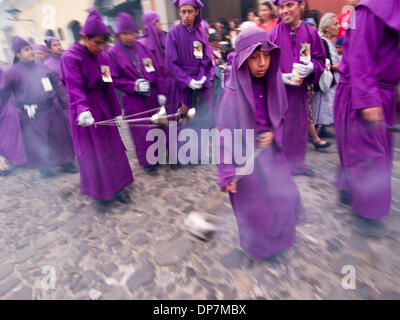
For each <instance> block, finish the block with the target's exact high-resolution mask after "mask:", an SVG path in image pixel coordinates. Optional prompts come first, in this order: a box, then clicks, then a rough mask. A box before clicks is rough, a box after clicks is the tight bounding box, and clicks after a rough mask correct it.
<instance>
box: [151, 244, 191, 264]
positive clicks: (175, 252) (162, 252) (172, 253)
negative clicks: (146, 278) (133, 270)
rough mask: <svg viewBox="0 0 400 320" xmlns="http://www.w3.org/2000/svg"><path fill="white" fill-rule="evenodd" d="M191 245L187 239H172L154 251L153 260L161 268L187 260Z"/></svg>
mask: <svg viewBox="0 0 400 320" xmlns="http://www.w3.org/2000/svg"><path fill="white" fill-rule="evenodd" d="M192 249H193V243H192V242H191V241H190V240H187V239H174V240H172V241H169V242H167V243H163V244H160V246H159V247H158V248H157V249H156V252H157V253H156V256H155V259H156V261H157V263H158V264H159V265H161V266H163V265H168V264H174V263H178V262H180V261H182V260H184V259H187V258H188V255H189V254H190V252H191V250H192Z"/></svg>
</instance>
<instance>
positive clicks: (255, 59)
mask: <svg viewBox="0 0 400 320" xmlns="http://www.w3.org/2000/svg"><path fill="white" fill-rule="evenodd" d="M246 61H247V66H248V68H249V71H250V74H251V75H252V76H253V77H254V78H262V77H264V76H265V74H266V73H267V71H268V69H269V66H270V64H271V55H270V53H269V52H268V51H261V50H256V51H254V52H253V53H252V54H251V55H250V56H249V57H248V58H247V60H246Z"/></svg>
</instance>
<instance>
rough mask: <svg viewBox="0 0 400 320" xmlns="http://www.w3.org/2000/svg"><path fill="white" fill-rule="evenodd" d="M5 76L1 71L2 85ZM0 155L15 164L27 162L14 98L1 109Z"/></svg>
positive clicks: (0, 70)
mask: <svg viewBox="0 0 400 320" xmlns="http://www.w3.org/2000/svg"><path fill="white" fill-rule="evenodd" d="M3 74H4V71H3V70H2V69H0V83H1V82H2V80H3ZM0 155H2V156H4V157H5V158H6V159H7V160H8V161H11V162H12V163H15V164H19V165H20V164H24V163H25V162H26V154H25V146H24V141H23V139H22V131H21V125H20V122H19V115H18V112H17V110H16V109H15V104H14V103H13V99H12V98H11V99H10V101H8V102H6V104H5V105H4V106H3V107H2V108H0Z"/></svg>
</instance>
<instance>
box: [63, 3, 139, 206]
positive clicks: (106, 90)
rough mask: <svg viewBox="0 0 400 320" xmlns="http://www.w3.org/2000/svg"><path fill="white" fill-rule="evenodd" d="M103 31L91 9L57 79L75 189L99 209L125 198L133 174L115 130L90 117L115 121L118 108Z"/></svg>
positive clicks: (117, 119)
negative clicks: (65, 107) (77, 180)
mask: <svg viewBox="0 0 400 320" xmlns="http://www.w3.org/2000/svg"><path fill="white" fill-rule="evenodd" d="M108 36H109V31H108V29H107V27H106V26H105V25H104V23H103V21H102V20H101V17H100V15H99V13H98V12H97V10H96V9H92V10H91V11H90V13H89V16H88V18H87V20H86V22H85V25H84V26H83V28H82V30H81V37H82V39H81V41H80V42H77V43H75V44H74V45H73V46H72V47H71V48H69V49H68V50H67V51H65V52H64V54H63V55H62V58H61V73H62V79H63V82H64V83H65V85H66V87H67V91H68V94H69V119H70V124H71V129H72V137H73V142H74V147H75V151H76V156H77V159H78V164H79V167H80V172H81V191H82V193H83V194H86V195H88V196H90V197H91V198H92V199H93V200H94V202H95V206H96V207H98V208H99V209H104V208H106V207H107V206H108V204H109V203H110V200H112V199H116V200H118V201H120V202H122V203H129V202H130V201H131V199H130V197H129V195H128V193H127V191H126V190H125V188H126V187H127V186H129V185H131V184H132V182H133V176H132V172H131V168H130V166H129V162H128V158H127V156H126V153H125V148H124V145H123V142H122V140H121V137H120V135H119V132H118V129H117V128H116V127H113V126H100V125H99V126H94V123H95V121H97V122H99V121H104V120H112V119H116V122H119V123H120V120H121V108H120V106H119V103H118V100H117V97H116V94H115V91H114V87H113V83H112V79H111V77H110V66H109V63H108V58H107V57H106V55H105V54H104V53H103V50H104V47H105V44H106V40H107V39H108Z"/></svg>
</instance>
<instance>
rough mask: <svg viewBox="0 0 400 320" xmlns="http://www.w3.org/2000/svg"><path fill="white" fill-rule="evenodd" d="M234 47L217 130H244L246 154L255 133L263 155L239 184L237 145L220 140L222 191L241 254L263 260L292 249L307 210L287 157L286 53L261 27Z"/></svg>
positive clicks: (245, 34) (244, 35)
mask: <svg viewBox="0 0 400 320" xmlns="http://www.w3.org/2000/svg"><path fill="white" fill-rule="evenodd" d="M235 47H236V52H237V54H236V56H235V58H234V61H233V65H232V75H231V79H230V81H229V83H228V85H227V88H226V89H225V90H224V91H223V93H222V95H221V97H220V100H219V103H218V105H219V107H218V110H219V116H218V129H219V131H220V132H221V131H222V130H229V131H230V132H231V133H232V136H233V130H238V129H240V130H242V132H241V134H242V139H241V140H242V141H240V142H238V143H239V145H240V144H241V145H242V148H243V149H246V150H247V148H246V143H245V141H247V140H248V139H247V137H245V135H247V134H248V133H247V132H246V130H252V131H253V132H254V136H255V137H257V136H258V137H259V138H257V140H256V141H251V143H254V144H257V148H260V149H261V150H262V151H261V153H260V154H259V155H258V156H257V157H256V158H255V161H254V170H253V172H252V173H250V174H248V175H244V176H243V177H242V178H241V179H240V180H239V181H238V182H237V183H234V182H232V179H233V178H234V176H235V175H236V173H237V169H238V168H239V166H238V164H237V162H236V161H235V159H232V155H233V154H234V153H235V151H234V150H235V148H237V147H238V145H237V144H235V145H234V146H232V145H230V144H229V143H228V142H227V141H225V138H223V137H221V149H220V150H221V152H220V154H221V164H220V165H218V172H219V185H220V187H221V189H222V190H224V191H228V192H229V196H230V200H231V203H232V207H233V210H234V212H235V216H236V221H237V224H238V228H239V235H240V244H241V246H242V248H243V249H244V250H245V251H246V252H247V253H248V254H249V255H250V256H252V257H253V258H256V259H263V258H267V257H269V256H271V255H273V254H275V253H277V252H279V251H282V250H285V249H287V248H288V247H290V246H291V245H292V243H293V241H294V238H295V224H296V220H297V214H298V213H300V212H299V210H301V209H302V206H301V200H300V194H299V192H298V190H297V186H296V184H295V182H294V180H293V177H292V176H291V173H290V170H289V166H288V164H287V161H286V159H285V156H284V154H283V152H282V140H283V138H282V135H283V120H284V115H285V112H286V110H287V97H286V91H285V87H284V84H283V82H282V78H281V73H280V71H279V59H280V56H281V50H280V49H279V48H278V47H277V46H276V45H274V44H273V43H272V42H270V41H269V37H268V34H267V33H266V32H265V31H263V30H262V29H260V28H257V27H252V28H248V29H246V30H244V31H242V32H241V33H240V35H239V36H238V37H237V39H236V45H235ZM243 149H242V150H243ZM232 160H233V161H232Z"/></svg>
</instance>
